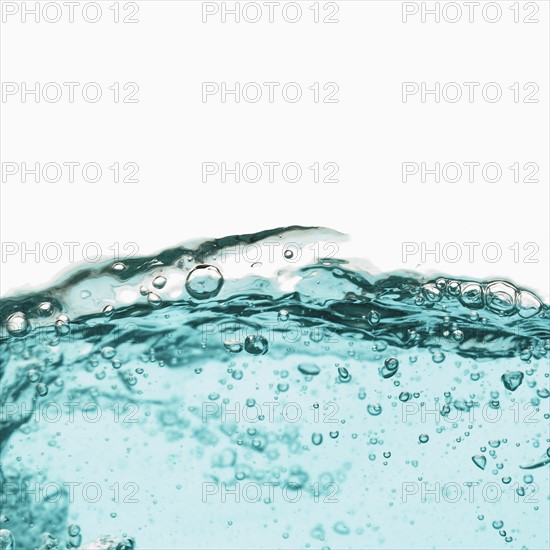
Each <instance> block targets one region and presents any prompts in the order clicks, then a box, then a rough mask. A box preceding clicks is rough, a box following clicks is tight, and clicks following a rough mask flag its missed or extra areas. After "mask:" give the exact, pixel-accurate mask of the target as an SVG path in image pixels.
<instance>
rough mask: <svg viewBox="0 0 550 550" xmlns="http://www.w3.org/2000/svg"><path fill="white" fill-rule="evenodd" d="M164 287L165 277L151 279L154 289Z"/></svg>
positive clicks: (159, 276)
mask: <svg viewBox="0 0 550 550" xmlns="http://www.w3.org/2000/svg"><path fill="white" fill-rule="evenodd" d="M165 285H166V277H163V276H162V275H158V276H157V277H155V278H154V279H153V286H154V287H155V288H158V289H161V288H164V286H165Z"/></svg>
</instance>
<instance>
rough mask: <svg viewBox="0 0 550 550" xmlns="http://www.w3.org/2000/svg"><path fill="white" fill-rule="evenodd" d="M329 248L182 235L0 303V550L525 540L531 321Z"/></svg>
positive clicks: (291, 238)
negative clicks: (187, 240) (143, 254)
mask: <svg viewBox="0 0 550 550" xmlns="http://www.w3.org/2000/svg"><path fill="white" fill-rule="evenodd" d="M341 240H342V236H341V235H339V234H337V233H335V232H331V231H328V230H319V229H302V228H297V227H293V228H287V229H284V230H283V229H281V230H275V231H265V232H263V233H259V234H256V235H243V236H239V237H228V238H224V239H219V240H214V241H206V242H196V243H192V244H190V245H187V246H181V247H178V248H174V249H170V250H166V251H164V252H163V253H161V254H158V255H156V256H153V257H149V258H132V259H128V260H121V261H117V262H114V263H113V262H110V263H107V264H103V265H101V266H93V267H90V266H85V267H83V268H80V269H78V270H76V271H74V272H73V273H71V274H70V275H69V276H67V277H65V278H64V279H63V280H61V281H59V282H58V283H57V284H55V285H54V286H51V287H50V288H47V289H44V290H40V291H36V292H33V293H27V294H23V293H21V294H19V295H16V296H13V297H10V298H6V299H3V300H2V301H1V322H2V333H1V337H0V338H1V375H2V417H1V418H0V421H1V424H0V426H1V430H2V433H1V443H2V455H1V458H2V466H1V472H0V473H1V482H2V493H1V495H0V496H1V503H2V510H1V513H0V550H8V549H11V550H13V549H14V548H17V549H25V550H26V549H31V548H41V549H42V550H47V549H49V550H51V549H55V548H59V549H62V548H81V549H86V550H92V549H98V548H101V549H115V548H116V549H117V550H130V549H133V548H137V549H139V548H141V549H148V550H149V549H157V548H158V549H161V548H162V549H183V548H193V549H196V548H240V549H244V548H289V549H290V548H292V549H296V548H332V549H336V548H388V549H397V548H419V549H420V548H422V549H426V548H438V549H441V548H449V549H451V548H453V549H454V548H459V547H463V548H518V549H521V548H528V549H539V548H547V547H548V544H549V541H548V532H549V529H548V522H549V520H548V518H549V516H550V515H549V497H548V486H549V475H548V474H549V467H548V464H549V463H550V450H549V431H548V426H549V418H550V416H549V401H550V400H549V399H548V397H549V396H550V391H549V355H550V353H549V349H550V339H549V337H550V328H549V322H548V319H549V307H548V306H547V305H544V304H542V303H541V301H540V300H539V299H538V297H537V296H535V295H534V294H533V293H531V292H529V291H527V290H523V289H519V288H517V287H515V286H514V285H512V284H511V283H509V282H506V281H483V282H480V281H474V280H468V281H466V280H458V279H449V278H446V277H445V276H441V277H433V278H430V279H423V278H421V277H419V276H416V275H414V274H411V273H397V272H396V273H390V274H385V275H372V274H369V272H368V271H366V270H365V269H364V268H363V267H361V262H357V261H351V260H349V259H346V258H340V257H339V254H338V253H337V250H338V243H340V242H341ZM327 243H328V244H327ZM327 251H328V252H327ZM325 252H327V254H326V255H325V256H323V254H324V253H325Z"/></svg>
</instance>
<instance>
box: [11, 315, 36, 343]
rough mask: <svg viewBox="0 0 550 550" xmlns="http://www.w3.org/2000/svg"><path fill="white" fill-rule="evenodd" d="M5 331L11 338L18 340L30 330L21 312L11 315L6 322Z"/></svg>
mask: <svg viewBox="0 0 550 550" xmlns="http://www.w3.org/2000/svg"><path fill="white" fill-rule="evenodd" d="M6 329H7V331H8V332H9V333H10V335H11V336H15V337H16V338H20V337H22V336H25V335H26V334H27V333H28V332H29V331H30V329H31V326H30V324H29V321H28V320H27V316H26V315H25V314H24V313H23V312H22V311H18V312H17V313H12V314H11V315H10V316H9V317H8V318H7V320H6Z"/></svg>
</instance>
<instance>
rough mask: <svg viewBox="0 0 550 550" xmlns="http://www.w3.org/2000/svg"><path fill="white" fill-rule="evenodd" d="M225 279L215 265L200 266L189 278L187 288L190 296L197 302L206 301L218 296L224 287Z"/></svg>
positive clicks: (186, 282) (186, 283)
mask: <svg viewBox="0 0 550 550" xmlns="http://www.w3.org/2000/svg"><path fill="white" fill-rule="evenodd" d="M223 282H224V281H223V277H222V274H221V273H220V271H219V269H218V268H217V267H214V266H213V265H199V266H197V267H195V269H193V270H192V271H191V272H190V273H189V275H188V276H187V280H186V281H185V288H186V290H187V292H188V293H189V295H190V296H192V297H193V298H195V299H197V300H206V299H208V298H213V297H214V296H216V295H217V294H218V293H219V292H220V290H221V288H222V286H223Z"/></svg>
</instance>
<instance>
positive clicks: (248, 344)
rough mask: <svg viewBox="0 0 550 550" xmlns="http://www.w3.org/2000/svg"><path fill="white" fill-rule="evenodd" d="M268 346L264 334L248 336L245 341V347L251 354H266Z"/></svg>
mask: <svg viewBox="0 0 550 550" xmlns="http://www.w3.org/2000/svg"><path fill="white" fill-rule="evenodd" d="M268 347H269V345H268V343H267V340H266V339H265V338H264V337H263V336H259V335H251V336H247V337H246V339H245V341H244V349H245V351H246V352H247V353H250V354H251V355H264V354H266V353H267V350H268Z"/></svg>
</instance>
